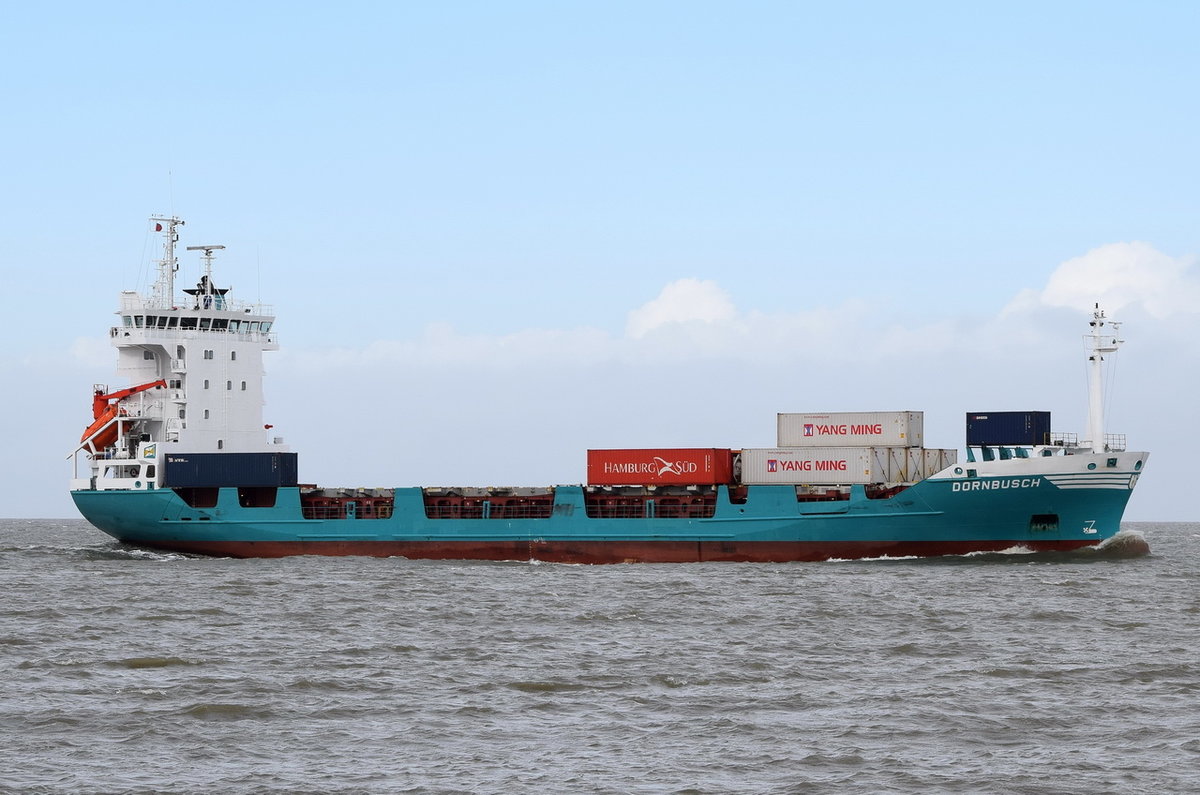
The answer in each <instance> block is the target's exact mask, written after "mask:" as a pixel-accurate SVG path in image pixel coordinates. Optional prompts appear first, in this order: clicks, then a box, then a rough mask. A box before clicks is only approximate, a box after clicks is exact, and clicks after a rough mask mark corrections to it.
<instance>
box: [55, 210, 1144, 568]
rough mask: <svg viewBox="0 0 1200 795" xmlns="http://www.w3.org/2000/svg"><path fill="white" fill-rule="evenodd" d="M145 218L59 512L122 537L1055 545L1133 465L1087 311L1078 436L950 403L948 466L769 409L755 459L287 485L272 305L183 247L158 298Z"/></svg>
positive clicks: (588, 551) (842, 551)
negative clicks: (183, 262)
mask: <svg viewBox="0 0 1200 795" xmlns="http://www.w3.org/2000/svg"><path fill="white" fill-rule="evenodd" d="M151 223H152V227H153V229H154V231H156V232H160V233H161V234H162V235H163V256H162V259H160V260H158V262H157V266H158V267H157V280H156V281H155V282H154V283H153V285H151V286H150V287H149V289H148V290H147V291H146V292H145V293H140V292H134V291H128V292H123V293H121V294H120V301H119V308H118V310H117V313H116V314H117V316H118V319H117V322H116V323H115V325H113V326H112V327H111V328H110V329H109V331H108V336H109V340H110V342H111V343H112V345H113V346H114V347H115V348H116V350H117V358H118V365H117V373H118V376H120V377H123V378H125V379H127V380H128V383H129V385H128V386H122V387H120V388H117V389H112V390H110V389H109V387H108V386H107V385H95V386H94V387H93V391H92V395H91V398H92V418H91V421H90V422H89V423H86V428H85V430H84V432H83V435H82V437H81V439H80V443H79V445H78V447H77V448H76V449H75V450H74V451H73V452H72V453H71V455H70V458H71V459H72V460H73V461H74V468H75V473H74V474H75V477H73V478H72V479H71V486H70V487H71V496H72V498H73V499H74V502H75V504H76V506H77V507H78V509H79V511H80V513H82V515H83V516H84V517H85V518H86V519H87V520H88V521H89V522H90V523H91V524H93V525H94V526H95V527H97V528H99V529H100V530H102V531H103V532H105V533H107V534H109V535H111V536H112V537H114V538H116V539H118V540H119V541H121V542H124V543H127V544H130V545H135V546H139V547H148V548H153V549H159V550H171V551H179V552H187V553H200V554H207V555H220V556H234V557H278V556H285V555H369V556H402V557H408V558H428V559H481V560H519V561H528V560H536V561H554V562H568V563H618V562H701V561H761V562H782V561H815V560H828V559H860V558H879V557H905V556H935V555H962V554H968V553H978V552H998V551H1005V550H1011V549H1027V550H1035V551H1040V550H1074V549H1079V548H1083V547H1094V546H1098V545H1100V544H1103V543H1104V542H1106V541H1107V540H1108V539H1111V538H1112V537H1113V536H1114V535H1116V534H1117V533H1118V531H1119V530H1120V525H1121V517H1122V514H1123V512H1124V509H1125V506H1126V503H1127V502H1128V500H1129V497H1130V495H1131V493H1132V491H1133V488H1134V486H1135V485H1136V483H1137V480H1138V477H1139V476H1140V474H1141V472H1142V469H1143V468H1144V466H1145V465H1146V462H1147V459H1148V454H1147V453H1145V452H1136V451H1129V450H1127V449H1126V447H1125V443H1124V438H1123V437H1121V436H1118V435H1112V434H1106V433H1105V432H1104V427H1103V405H1102V397H1101V384H1102V381H1101V378H1102V376H1101V368H1102V367H1103V360H1104V358H1105V356H1107V355H1109V354H1112V353H1114V352H1115V351H1116V350H1117V348H1118V346H1119V345H1120V343H1121V340H1120V339H1118V336H1117V335H1118V331H1119V324H1118V323H1116V322H1114V321H1111V320H1109V319H1108V318H1107V317H1106V316H1105V314H1104V312H1103V311H1102V310H1101V309H1100V308H1099V306H1097V307H1096V308H1095V309H1094V311H1093V312H1092V314H1091V318H1090V320H1089V323H1090V328H1089V331H1088V333H1087V335H1086V337H1085V339H1086V340H1087V342H1088V345H1087V354H1088V359H1089V367H1090V370H1089V373H1090V375H1089V414H1088V428H1087V434H1086V436H1087V438H1086V439H1082V440H1081V439H1079V438H1078V435H1077V434H1076V435H1071V434H1060V433H1055V432H1053V431H1052V429H1051V427H1050V415H1049V414H1048V413H1047V412H1040V411H1024V412H1013V411H1005V412H971V413H968V414H967V415H966V430H967V438H966V445H965V455H963V456H962V457H961V460H960V456H959V452H958V449H957V448H955V449H944V448H927V447H925V446H924V415H923V414H922V413H921V412H917V411H885V412H824V413H821V412H810V413H780V414H778V415H777V416H776V424H777V434H778V435H777V439H776V442H777V445H776V447H774V448H742V449H734V448H722V447H714V448H680V449H643V448H628V449H620V450H608V449H596V450H589V451H588V452H587V462H586V463H587V475H586V477H585V478H581V479H580V481H581V482H576V483H571V484H569V485H557V486H550V487H544V488H542V487H511V488H495V487H486V488H485V487H479V486H442V487H430V486H424V487H423V486H407V487H405V486H398V487H396V488H384V489H374V488H340V487H339V488H333V487H321V486H318V485H314V484H305V483H303V482H302V481H301V480H300V478H299V464H298V456H297V454H296V453H295V452H292V451H291V450H290V449H289V448H288V447H287V445H285V444H284V442H283V439H282V438H280V437H278V436H275V435H273V429H272V427H271V426H270V425H265V424H264V423H263V413H262V407H263V404H264V401H263V356H264V354H265V353H266V352H269V351H274V350H277V349H278V348H279V339H278V337H277V330H276V327H275V316H274V312H273V310H272V308H271V307H269V306H266V305H263V304H259V303H245V302H241V301H238V300H236V299H235V298H234V297H233V296H232V295H231V292H232V291H231V289H230V288H228V287H217V286H216V281H215V279H214V276H213V261H214V258H215V257H216V256H217V252H219V251H221V250H223V248H224V247H223V246H217V245H207V246H204V245H202V246H188V247H187V250H188V251H195V252H197V255H196V256H198V257H199V258H200V263H201V265H202V269H203V275H202V276H200V279H199V282H198V283H197V284H196V286H195V287H194V288H189V289H186V290H182V291H181V292H180V293H178V294H177V293H176V290H175V274H176V273H177V271H178V268H179V262H178V257H177V255H176V245H177V243H178V241H179V229H180V227H182V226H183V225H184V222H183V221H182V220H180V219H179V218H175V217H155V218H152V219H151ZM222 256H223V255H222ZM81 470H82V472H83V474H82V475H81V474H80V473H81Z"/></svg>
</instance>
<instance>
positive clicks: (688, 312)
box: [625, 279, 737, 339]
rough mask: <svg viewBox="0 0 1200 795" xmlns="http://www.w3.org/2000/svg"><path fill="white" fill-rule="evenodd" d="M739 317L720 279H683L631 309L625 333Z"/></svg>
mask: <svg viewBox="0 0 1200 795" xmlns="http://www.w3.org/2000/svg"><path fill="white" fill-rule="evenodd" d="M736 317H737V308H736V307H735V306H734V305H733V301H732V300H731V299H730V298H729V294H728V293H726V292H725V291H724V290H722V289H721V288H720V286H718V285H717V283H716V282H714V281H711V280H707V279H679V280H677V281H673V282H671V283H670V284H668V285H667V286H666V287H664V288H663V289H662V292H661V293H659V294H658V297H657V298H655V299H654V300H653V301H650V302H648V303H646V304H643V305H642V306H640V307H638V308H637V309H634V310H633V311H632V312H630V313H629V318H628V321H627V322H626V324H625V333H626V335H628V336H629V337H632V338H635V339H636V338H639V337H644V336H646V335H647V334H648V333H650V332H651V331H654V330H655V329H658V328H662V327H663V326H667V325H670V324H675V323H691V322H696V321H699V322H703V323H721V322H728V321H731V320H734V319H735V318H736Z"/></svg>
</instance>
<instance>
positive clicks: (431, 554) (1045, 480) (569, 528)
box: [72, 452, 1148, 563]
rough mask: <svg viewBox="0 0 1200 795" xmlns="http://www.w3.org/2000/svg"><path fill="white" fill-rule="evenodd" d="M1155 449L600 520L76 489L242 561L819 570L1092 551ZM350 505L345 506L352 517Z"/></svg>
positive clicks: (1112, 531)
mask: <svg viewBox="0 0 1200 795" xmlns="http://www.w3.org/2000/svg"><path fill="white" fill-rule="evenodd" d="M1147 457H1148V456H1147V454H1146V453H1140V452H1120V453H1105V454H1076V455H1055V456H1047V457H1038V456H1034V457H1029V458H1011V459H1009V460H996V461H990V462H980V463H978V464H973V463H971V464H963V465H958V466H954V467H950V468H948V469H947V470H945V471H944V472H941V473H939V474H938V475H936V476H934V477H931V478H928V479H926V480H924V481H921V482H919V483H915V484H913V485H911V486H908V487H907V488H903V489H900V490H899V491H896V492H895V493H890V494H888V495H887V496H882V497H875V496H872V495H870V494H869V493H868V491H867V490H866V489H864V487H863V486H858V485H856V486H852V487H850V489H849V490H848V493H847V494H846V495H845V496H844V498H841V499H836V500H822V501H804V500H800V499H798V498H797V494H798V492H797V489H796V488H795V487H793V486H775V485H761V486H749V487H745V488H744V489H742V490H740V491H737V492H736V493H735V490H733V489H731V488H730V487H727V486H719V487H717V488H716V489H715V499H714V501H713V505H712V507H711V515H708V516H704V517H687V516H681V517H669V518H663V517H656V516H654V515H653V514H654V510H653V509H652V508H651V509H650V510H647V511H645V514H646V515H644V516H641V517H638V518H616V517H603V516H596V515H589V513H593V514H594V511H590V510H589V506H588V504H587V499H586V492H587V489H586V487H582V486H559V487H557V488H555V489H552V490H548V491H549V493H552V495H553V496H552V503H551V504H550V505H549V506H548V511H547V515H546V516H545V517H544V518H504V517H503V516H502V515H501V516H496V517H491V516H488V515H487V514H486V512H484V513H483V514H482V515H480V516H479V517H478V518H432V517H431V514H430V511H429V508H428V501H427V499H426V492H425V490H423V489H420V488H399V489H395V490H394V491H393V492H391V494H390V495H389V497H390V499H389V505H388V510H387V511H386V512H375V513H373V514H370V515H363V514H356V512H355V510H354V508H355V505H354V503H355V501H354V500H352V499H351V500H348V501H344V502H343V504H342V510H343V512H344V513H345V514H346V515H345V518H336V519H321V518H305V515H306V514H305V511H304V509H303V506H302V490H301V489H300V488H297V487H280V488H278V489H277V490H274V491H273V492H272V494H271V496H272V497H273V500H271V504H270V505H269V506H266V507H259V506H255V505H250V506H247V505H246V502H247V501H246V500H245V499H244V494H243V493H241V492H240V490H239V489H238V488H236V487H225V488H217V489H213V490H212V492H213V496H214V497H215V499H213V500H211V504H209V505H207V506H206V507H194V506H193V505H189V503H188V501H186V500H185V499H184V496H181V493H182V490H177V489H169V488H145V489H134V490H128V489H101V490H96V489H75V490H73V491H72V496H73V498H74V500H75V504H76V505H77V506H78V508H79V510H80V512H81V513H82V514H83V516H84V517H86V518H87V520H88V521H89V522H91V523H92V524H93V525H95V526H96V527H98V528H100V529H101V530H103V531H104V532H106V533H108V534H109V535H111V536H113V537H114V538H116V539H118V540H120V541H122V542H125V543H128V544H133V545H137V546H143V547H151V548H156V549H164V550H173V551H181V552H193V553H203V554H209V555H224V556H232V557H278V556H284V555H304V554H311V555H369V556H403V557H410V558H432V559H476V560H539V561H553V562H565V563H619V562H700V561H758V562H782V561H813V560H828V559H843V558H844V559H857V558H876V557H907V556H921V557H924V556H933V555H961V554H967V553H972V552H998V551H1003V550H1009V549H1028V550H1034V551H1043V550H1072V549H1078V548H1081V547H1088V546H1097V545H1099V544H1101V543H1103V542H1105V541H1106V540H1108V539H1110V538H1112V537H1113V536H1114V535H1116V534H1117V533H1118V532H1119V531H1120V524H1121V517H1122V515H1123V512H1124V509H1125V506H1126V503H1127V502H1128V500H1129V496H1130V494H1131V493H1132V489H1133V487H1134V485H1135V484H1136V482H1137V478H1138V476H1139V474H1140V471H1141V469H1142V467H1143V466H1144V464H1145V462H1146V459H1147ZM347 507H348V510H347Z"/></svg>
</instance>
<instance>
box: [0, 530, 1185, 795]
mask: <svg viewBox="0 0 1200 795" xmlns="http://www.w3.org/2000/svg"><path fill="white" fill-rule="evenodd" d="M1126 532H1133V533H1140V534H1143V535H1144V536H1145V537H1146V540H1147V541H1148V542H1149V544H1150V547H1151V553H1150V554H1149V555H1142V556H1134V557H1129V556H1127V555H1124V554H1121V553H1119V552H1110V553H1104V552H1101V553H1095V552H1078V553H1071V554H1040V553H1039V554H1023V553H1022V552H1021V551H1019V550H1014V551H1012V553H1011V554H1001V555H974V556H965V557H951V558H939V559H932V560H915V559H909V560H874V561H854V562H828V563H790V564H778V565H776V564H730V563H703V564H664V565H659V564H634V565H615V566H575V565H561V564H532V563H529V562H511V563H484V562H454V561H410V560H404V559H398V558H394V559H370V558H315V557H297V558H285V559H278V560H232V559H221V558H202V557H196V556H189V555H177V554H164V553H158V552H148V551H143V550H138V549H135V548H131V547H126V546H122V545H120V544H118V543H116V542H115V541H112V540H111V539H108V537H106V536H104V535H102V534H101V533H99V532H98V531H96V530H94V529H92V528H91V527H90V526H89V525H87V524H86V523H84V522H82V521H45V520H43V521H33V520H5V521H0V581H2V582H0V585H2V588H0V728H2V730H3V735H2V742H3V745H2V749H0V791H4V792H21V793H25V792H32V793H37V792H47V793H50V792H181V793H211V792H230V793H258V792H263V793H266V792H301V793H303V792H311V793H339V792H346V793H351V792H365V793H373V792H387V793H392V792H413V793H442V792H445V793H451V792H465V793H512V792H548V793H628V792H651V793H743V792H744V793H810V792H811V793H825V792H855V793H858V792H861V793H883V792H887V793H914V794H916V793H921V795H926V794H927V793H935V792H965V793H981V792H997V793H1000V792H1003V793H1087V794H1088V795H1092V794H1093V793H1100V792H1114V793H1151V792H1152V793H1194V792H1198V791H1200V582H1198V580H1197V575H1196V572H1197V570H1198V567H1200V524H1133V525H1128V526H1127V530H1126ZM1134 546H1136V545H1134Z"/></svg>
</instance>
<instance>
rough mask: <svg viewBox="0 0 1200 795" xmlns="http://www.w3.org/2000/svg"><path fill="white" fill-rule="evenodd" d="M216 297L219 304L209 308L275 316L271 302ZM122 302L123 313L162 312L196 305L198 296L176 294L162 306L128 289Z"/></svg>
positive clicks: (122, 295)
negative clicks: (263, 302) (169, 303)
mask: <svg viewBox="0 0 1200 795" xmlns="http://www.w3.org/2000/svg"><path fill="white" fill-rule="evenodd" d="M201 297H204V296H201ZM216 297H217V298H219V299H220V300H219V301H218V304H219V305H218V306H216V307H207V308H209V309H213V308H215V309H219V310H223V311H226V312H242V313H243V314H251V315H259V316H264V315H265V316H270V317H274V316H275V307H274V306H273V305H271V304H261V303H256V302H252V301H239V300H237V299H235V298H228V297H226V296H216ZM120 304H121V310H120V311H121V312H122V314H129V313H134V312H155V311H158V312H161V311H164V310H170V309H178V308H180V307H186V308H190V307H194V306H195V305H196V298H195V296H191V295H187V294H186V293H185V294H183V295H177V296H175V298H174V299H172V305H171V306H162V305H160V304H159V302H158V301H155V300H154V299H153V298H151V297H149V296H144V295H142V294H140V293H136V292H133V291H126V292H123V293H121V298H120Z"/></svg>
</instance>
